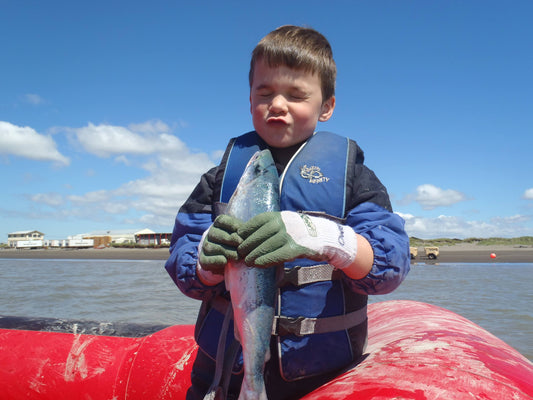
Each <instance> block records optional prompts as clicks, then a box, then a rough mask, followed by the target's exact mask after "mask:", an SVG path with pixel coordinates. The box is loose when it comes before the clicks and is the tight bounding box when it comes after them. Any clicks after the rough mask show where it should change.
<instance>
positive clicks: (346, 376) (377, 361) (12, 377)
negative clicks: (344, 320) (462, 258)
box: [0, 301, 533, 400]
mask: <svg viewBox="0 0 533 400" xmlns="http://www.w3.org/2000/svg"><path fill="white" fill-rule="evenodd" d="M368 318H369V338H368V346H367V349H366V354H365V358H364V360H362V361H361V362H360V363H359V364H358V365H357V366H356V367H354V368H352V369H350V370H348V371H347V372H345V373H343V374H341V375H340V376H339V377H337V378H336V379H334V380H332V381H331V382H329V383H327V384H326V385H324V386H322V387H320V388H318V389H317V390H315V391H314V392H312V393H310V394H308V395H307V396H305V397H304V399H307V400H310V399H321V400H323V399H358V400H361V399H374V400H378V399H414V400H422V399H429V400H435V399H445V400H455V399H457V400H459V399H461V400H463V399H505V400H507V399H514V400H522V399H524V400H525V399H532V398H533V364H532V363H531V362H530V361H529V360H528V359H526V358H525V357H524V356H522V355H521V354H520V353H518V352H517V351H516V350H515V349H513V348H512V347H510V346H509V345H507V344H505V343H504V342H503V341H501V340H500V339H498V338H496V337H495V336H493V335H492V334H490V333H489V332H487V331H485V330H484V329H482V328H481V327H479V326H478V325H476V324H474V323H472V322H471V321H469V320H467V319H465V318H463V317H461V316H459V315H457V314H455V313H453V312H451V311H448V310H445V309H442V308H440V307H437V306H433V305H429V304H425V303H419V302H413V301H385V302H380V303H374V304H371V305H370V306H369V313H368ZM193 330H194V327H193V326H189V325H181V326H172V327H169V328H166V329H163V330H160V331H158V332H155V333H153V334H150V335H147V336H144V337H140V338H135V337H133V338H132V337H112V336H98V335H87V334H77V333H58V332H36V331H29V330H18V329H0V398H1V399H3V400H19V399H35V400H38V399H50V400H52V399H53V400H61V399H68V400H72V399H80V400H81V399H92V400H110V399H113V400H123V399H124V400H126V399H127V400H146V399H159V400H165V399H169V400H170V399H173V400H176V399H185V393H186V391H187V388H188V387H189V385H190V373H191V368H192V363H193V361H194V358H195V355H196V352H197V349H198V348H197V345H196V343H195V341H194V338H193Z"/></svg>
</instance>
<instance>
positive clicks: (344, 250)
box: [281, 211, 357, 269]
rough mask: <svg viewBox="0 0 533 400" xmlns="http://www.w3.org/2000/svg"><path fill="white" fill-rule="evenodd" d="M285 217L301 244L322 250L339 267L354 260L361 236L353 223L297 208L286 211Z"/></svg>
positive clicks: (319, 252) (283, 214) (316, 250)
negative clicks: (316, 214) (352, 226)
mask: <svg viewBox="0 0 533 400" xmlns="http://www.w3.org/2000/svg"><path fill="white" fill-rule="evenodd" d="M281 218H282V219H283V223H284V224H285V227H286V229H287V233H288V234H289V235H290V236H291V237H292V239H293V240H294V241H295V242H296V243H297V244H298V245H300V246H303V247H307V248H308V249H310V250H312V251H313V252H316V253H318V254H319V255H320V256H322V257H323V259H324V260H326V261H328V262H329V263H330V264H331V265H333V266H334V267H335V268H338V269H344V268H347V267H348V266H350V265H351V264H352V263H353V262H354V260H355V256H356V254H357V236H356V233H355V231H354V230H353V229H352V228H351V227H349V226H346V225H341V224H338V223H336V222H334V221H331V220H329V219H326V218H321V217H315V216H310V215H307V214H303V213H296V212H293V211H282V212H281Z"/></svg>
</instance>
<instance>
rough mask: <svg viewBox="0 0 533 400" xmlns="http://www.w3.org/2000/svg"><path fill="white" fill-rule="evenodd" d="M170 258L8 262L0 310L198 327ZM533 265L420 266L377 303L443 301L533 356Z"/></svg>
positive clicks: (0, 269)
mask: <svg viewBox="0 0 533 400" xmlns="http://www.w3.org/2000/svg"><path fill="white" fill-rule="evenodd" d="M163 265H164V261H160V260H158V261H131V260H127V261H126V260H119V261H117V260H12V259H9V260H8V259H0V315H16V316H32V317H53V318H66V319H87V320H97V321H109V322H135V323H147V324H166V325H172V324H193V323H194V322H195V320H196V313H197V311H198V307H199V305H200V302H199V301H197V300H193V299H190V298H188V297H186V296H184V295H182V294H181V292H179V290H178V289H177V288H176V287H175V285H174V283H173V282H172V281H171V279H170V278H169V276H168V275H167V273H166V271H165V270H164V267H163ZM531 282H533V264H531V263H528V264H516V263H513V264H503V263H491V264H440V265H439V264H437V265H426V264H415V265H413V266H412V268H411V272H410V273H409V275H408V277H407V279H406V280H405V282H404V283H403V284H402V285H401V286H400V287H399V288H398V289H397V290H396V291H395V292H393V293H391V294H388V295H383V296H372V297H371V299H370V301H371V302H377V301H384V300H392V299H403V300H416V301H422V302H426V303H431V304H435V305H438V306H441V307H444V308H447V309H449V310H451V311H454V312H456V313H458V314H461V315H462V316H464V317H466V318H468V319H470V320H472V321H473V322H475V323H477V324H478V325H481V326H482V327H483V328H485V329H487V330H488V331H490V332H491V333H493V334H494V335H496V336H498V337H499V338H500V339H502V340H504V341H505V342H507V343H508V344H509V345H511V346H513V347H514V348H515V349H517V350H518V351H520V352H521V353H522V354H523V355H525V356H526V357H528V358H529V359H530V360H533V340H532V339H533V308H532V307H531V305H532V304H533V291H532V290H531Z"/></svg>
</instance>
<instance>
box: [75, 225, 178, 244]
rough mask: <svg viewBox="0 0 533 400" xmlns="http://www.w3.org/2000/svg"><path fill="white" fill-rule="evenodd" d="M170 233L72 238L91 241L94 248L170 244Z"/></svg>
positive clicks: (105, 233) (113, 232)
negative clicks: (111, 245) (112, 244)
mask: <svg viewBox="0 0 533 400" xmlns="http://www.w3.org/2000/svg"><path fill="white" fill-rule="evenodd" d="M171 237H172V234H171V233H168V232H165V233H157V232H154V231H152V230H151V229H142V230H139V229H135V230H106V231H93V232H88V233H82V234H79V235H75V236H72V237H71V238H73V239H74V238H76V239H93V240H94V245H95V247H97V246H101V245H104V246H108V245H109V244H111V243H116V244H125V243H137V244H141V245H145V246H147V245H151V244H153V245H162V244H163V245H164V244H170V238H171Z"/></svg>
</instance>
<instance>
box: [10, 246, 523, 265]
mask: <svg viewBox="0 0 533 400" xmlns="http://www.w3.org/2000/svg"><path fill="white" fill-rule="evenodd" d="M439 250H440V254H439V256H438V258H437V259H436V260H429V259H428V258H427V257H426V256H425V254H424V248H423V247H419V248H418V256H417V257H416V258H415V259H414V260H411V263H412V264H417V263H428V264H435V263H533V247H519V246H502V245H497V246H481V245H473V244H459V245H455V246H442V247H440V248H439ZM491 253H495V254H496V258H491V257H490V255H491ZM168 256H169V249H168V248H159V249H120V248H104V249H92V248H91V249H33V250H28V249H3V250H0V258H8V259H62V260H67V259H74V260H83V259H87V260H166V259H167V258H168Z"/></svg>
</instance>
